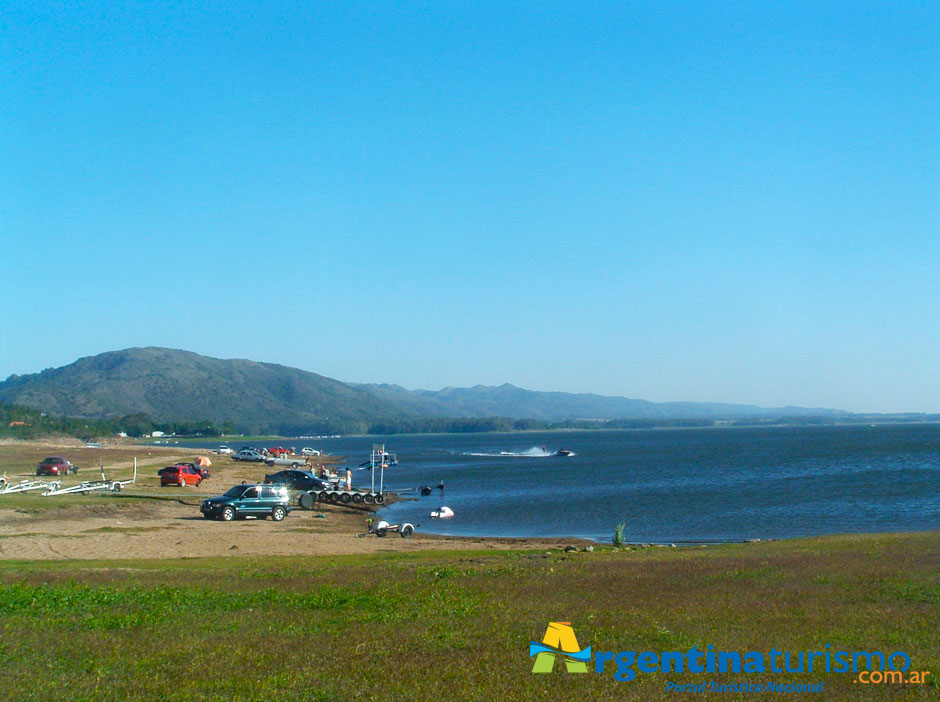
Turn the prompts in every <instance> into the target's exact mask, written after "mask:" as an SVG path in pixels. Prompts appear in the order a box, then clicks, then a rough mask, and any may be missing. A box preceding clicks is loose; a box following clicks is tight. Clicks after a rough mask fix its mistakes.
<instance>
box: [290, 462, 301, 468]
mask: <svg viewBox="0 0 940 702" xmlns="http://www.w3.org/2000/svg"><path fill="white" fill-rule="evenodd" d="M290 467H291V468H293V469H294V470H297V469H298V468H300V464H299V463H298V462H297V461H294V462H293V463H291V464H290Z"/></svg>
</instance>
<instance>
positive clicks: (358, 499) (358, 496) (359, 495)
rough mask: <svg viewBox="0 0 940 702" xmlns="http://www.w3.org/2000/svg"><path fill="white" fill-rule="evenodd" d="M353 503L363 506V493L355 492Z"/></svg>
mask: <svg viewBox="0 0 940 702" xmlns="http://www.w3.org/2000/svg"><path fill="white" fill-rule="evenodd" d="M352 501H353V502H354V503H355V504H357V505H361V504H362V493H361V492H354V493H353V496H352Z"/></svg>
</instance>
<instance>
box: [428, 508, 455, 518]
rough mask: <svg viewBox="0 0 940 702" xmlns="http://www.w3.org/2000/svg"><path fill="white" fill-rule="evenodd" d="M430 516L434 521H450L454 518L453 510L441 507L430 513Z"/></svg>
mask: <svg viewBox="0 0 940 702" xmlns="http://www.w3.org/2000/svg"><path fill="white" fill-rule="evenodd" d="M431 516H432V517H434V518H435V519H450V518H451V517H453V516H454V510H452V509H451V508H450V507H441V508H440V509H438V510H435V511H434V512H431Z"/></svg>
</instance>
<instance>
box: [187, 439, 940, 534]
mask: <svg viewBox="0 0 940 702" xmlns="http://www.w3.org/2000/svg"><path fill="white" fill-rule="evenodd" d="M373 442H376V443H385V444H386V446H387V450H388V451H389V452H391V453H395V454H397V455H398V459H399V461H400V465H398V466H395V467H393V468H390V469H388V470H387V471H386V472H385V481H386V487H387V488H388V489H392V490H399V489H413V488H418V487H420V486H422V485H430V486H436V485H437V484H438V483H439V482H440V481H442V480H443V482H444V485H445V492H444V495H443V496H441V494H440V492H439V491H438V490H437V489H436V488H435V490H434V492H433V494H432V495H431V496H430V497H423V498H420V499H419V500H417V501H414V502H410V501H406V502H401V503H397V504H395V505H392V506H390V507H388V508H386V509H384V510H383V511H382V512H381V516H382V517H384V518H386V519H388V520H389V521H397V520H407V521H411V522H415V523H420V524H421V525H422V529H423V530H426V531H433V532H436V533H441V534H453V535H478V536H579V537H585V538H590V539H596V540H599V541H610V539H611V536H612V534H613V530H614V526H615V525H616V524H618V523H620V522H623V523H624V524H625V525H626V526H625V529H624V536H625V538H626V539H627V540H628V541H631V542H653V543H656V542H690V541H693V542H694V541H712V540H714V541H733V540H743V539H755V538H760V539H779V538H787V537H796V536H809V535H815V534H835V533H847V532H877V531H922V530H930V529H940V426H938V425H916V426H875V427H870V426H867V425H866V426H846V427H799V428H792V427H773V428H726V429H725V428H720V429H676V430H653V431H591V432H539V433H524V434H469V435H467V434H460V435H455V434H448V435H421V436H392V437H364V438H363V437H355V438H352V437H349V438H347V437H344V438H338V439H317V440H311V439H294V440H290V441H285V442H282V443H284V444H285V445H289V446H291V445H293V446H297V448H298V450H299V449H300V447H301V446H312V447H315V448H319V449H322V450H323V451H325V452H328V453H332V454H339V455H342V456H345V457H346V459H347V462H348V463H349V464H351V465H353V466H358V464H359V463H361V462H362V461H365V460H367V459H368V457H369V451H370V449H371V446H372V443H373ZM192 445H194V446H195V445H196V444H192ZM204 445H205V444H204ZM215 445H216V443H215V442H213V443H212V444H211V446H215ZM230 445H232V446H233V447H238V446H240V445H241V443H240V442H238V441H237V440H233V441H232V442H230ZM271 445H273V444H271ZM543 447H544V450H543ZM558 448H565V449H568V450H571V451H573V452H574V453H575V455H573V456H570V457H559V456H554V455H551V454H552V452H554V451H555V450H556V449H558ZM353 480H354V484H358V485H360V486H362V485H366V484H368V481H369V480H370V473H369V472H368V471H365V470H356V471H354V479H353ZM220 487H221V486H220ZM441 505H447V506H448V507H450V508H451V509H453V510H454V512H455V514H456V516H455V517H454V518H453V519H450V520H446V521H441V520H436V519H431V518H430V517H429V514H430V512H431V511H432V510H434V509H437V508H438V507H440V506H441Z"/></svg>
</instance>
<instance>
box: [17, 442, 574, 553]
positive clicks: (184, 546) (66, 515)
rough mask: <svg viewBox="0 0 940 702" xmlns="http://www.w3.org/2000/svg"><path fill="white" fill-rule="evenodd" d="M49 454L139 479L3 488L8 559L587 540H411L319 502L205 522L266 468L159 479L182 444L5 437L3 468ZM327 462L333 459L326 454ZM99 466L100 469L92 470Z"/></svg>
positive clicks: (229, 465)
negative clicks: (93, 488) (84, 489)
mask: <svg viewBox="0 0 940 702" xmlns="http://www.w3.org/2000/svg"><path fill="white" fill-rule="evenodd" d="M46 455H65V456H66V457H68V458H69V459H70V460H72V461H73V462H74V463H76V464H78V465H80V466H82V468H81V469H80V471H79V474H78V475H77V476H68V477H67V478H65V483H64V484H65V485H66V486H67V485H70V484H73V483H78V482H80V481H81V480H95V479H97V478H99V477H100V473H99V468H98V466H100V465H104V469H105V472H106V474H107V476H108V477H109V478H120V479H126V478H129V477H131V475H130V474H129V473H130V472H131V471H132V466H133V463H134V457H135V456H137V458H138V482H137V483H136V484H134V485H130V486H128V487H127V488H126V489H125V490H124V491H123V492H122V493H120V494H114V493H110V492H105V491H102V492H100V493H92V494H88V495H75V496H71V495H68V496H60V497H43V496H42V495H40V494H39V493H38V492H32V493H25V494H16V495H0V559H6V560H9V559H25V560H49V559H92V560H102V559H104V560H110V559H127V558H157V559H159V558H202V557H218V556H227V555H233V556H265V555H288V556H289V555H339V554H359V553H376V552H391V551H395V552H401V551H415V550H426V549H510V548H512V549H518V548H541V549H544V548H558V547H564V546H566V545H578V546H580V545H584V544H586V543H588V542H582V541H580V540H578V539H499V538H457V537H443V536H435V535H431V534H426V533H422V532H421V530H420V529H419V530H418V532H416V533H415V535H414V536H413V537H412V538H410V539H403V538H401V537H399V536H398V535H397V534H391V535H389V536H387V537H385V538H378V537H376V536H374V535H368V534H367V533H366V532H367V530H368V525H367V523H366V520H367V519H369V518H370V517H371V518H375V515H374V514H372V513H371V512H368V511H366V510H365V509H361V508H355V507H351V506H350V507H347V506H340V505H321V504H319V503H318V504H317V505H316V507H315V509H313V510H309V511H307V510H301V509H295V510H294V511H292V512H291V514H290V515H289V516H288V517H287V518H286V519H285V520H284V521H282V522H273V521H271V520H261V519H247V520H237V521H235V522H221V521H215V520H207V519H204V518H203V517H202V515H201V513H200V511H199V505H200V503H201V501H202V500H203V499H205V498H206V497H209V496H212V495H218V494H221V493H222V492H224V491H225V490H226V489H227V488H228V487H230V486H231V485H234V484H237V483H240V482H241V481H242V480H248V481H249V482H253V481H260V480H262V479H263V476H264V473H265V472H266V471H268V472H269V471H271V470H274V469H270V468H268V467H267V466H264V465H260V466H259V465H257V464H244V463H235V462H234V461H232V460H231V459H230V458H227V457H225V456H217V455H211V456H210V457H211V460H212V462H213V466H212V468H211V470H212V471H213V474H212V478H210V479H209V480H207V481H205V482H204V483H203V484H202V485H200V486H198V487H196V486H188V487H166V488H161V487H160V486H159V479H158V478H157V476H156V472H157V470H158V469H159V468H160V467H162V466H164V465H170V464H172V463H173V462H175V461H177V460H191V459H192V458H193V454H192V453H191V452H189V451H185V450H184V451H180V450H179V449H174V448H163V447H159V448H155V447H150V446H146V447H141V446H134V445H118V446H113V447H108V448H101V449H86V448H84V447H77V446H75V445H74V444H71V445H68V444H66V445H63V444H59V443H50V442H3V443H0V475H2V474H4V473H6V474H7V475H8V476H9V479H10V480H11V481H14V482H18V481H19V480H23V479H26V478H33V477H35V476H34V473H35V465H36V463H37V462H38V461H39V460H40V459H42V458H43V457H44V456H46ZM323 460H324V461H326V460H327V459H323ZM92 466H94V468H93V467H92Z"/></svg>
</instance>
